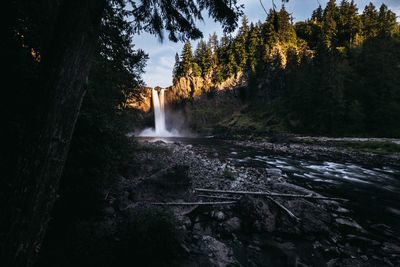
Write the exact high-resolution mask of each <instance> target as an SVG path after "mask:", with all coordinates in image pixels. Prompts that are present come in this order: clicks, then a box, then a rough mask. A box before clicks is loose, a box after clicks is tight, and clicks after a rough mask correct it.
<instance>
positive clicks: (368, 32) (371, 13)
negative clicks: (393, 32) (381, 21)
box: [361, 3, 379, 39]
mask: <svg viewBox="0 0 400 267" xmlns="http://www.w3.org/2000/svg"><path fill="white" fill-rule="evenodd" d="M361 22H362V33H363V36H364V38H366V39H369V38H372V37H375V36H377V35H378V31H379V25H378V12H377V10H376V8H375V6H374V4H372V3H369V5H367V6H365V8H364V11H363V13H362V15H361Z"/></svg>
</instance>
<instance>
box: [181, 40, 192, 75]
mask: <svg viewBox="0 0 400 267" xmlns="http://www.w3.org/2000/svg"><path fill="white" fill-rule="evenodd" d="M192 64H193V54H192V45H191V44H190V42H186V43H185V44H184V45H183V49H182V54H181V67H182V75H184V76H185V75H189V74H190V73H191V71H192Z"/></svg>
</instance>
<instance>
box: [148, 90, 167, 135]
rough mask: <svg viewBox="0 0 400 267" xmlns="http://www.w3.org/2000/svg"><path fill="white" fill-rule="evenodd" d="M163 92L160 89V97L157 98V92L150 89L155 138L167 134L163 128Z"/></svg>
mask: <svg viewBox="0 0 400 267" xmlns="http://www.w3.org/2000/svg"><path fill="white" fill-rule="evenodd" d="M164 90H165V89H161V91H160V96H158V92H157V90H155V89H152V98H153V107H154V122H155V134H156V135H157V136H163V135H165V134H166V133H168V131H167V129H166V127H165V109H164Z"/></svg>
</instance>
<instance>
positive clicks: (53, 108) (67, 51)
mask: <svg viewBox="0 0 400 267" xmlns="http://www.w3.org/2000/svg"><path fill="white" fill-rule="evenodd" d="M43 2H46V1H43ZM105 3H106V0H65V1H63V3H62V4H61V6H60V11H59V15H58V18H57V24H56V27H54V34H53V38H52V41H51V44H50V45H49V46H48V47H49V49H48V50H47V53H45V55H44V57H43V62H42V64H43V71H42V74H41V76H42V77H41V81H42V83H41V85H42V86H43V87H42V88H41V97H42V99H43V101H41V103H43V105H42V106H41V107H40V108H38V109H37V110H36V109H35V111H34V112H37V114H34V116H33V117H37V118H39V119H38V121H37V123H35V128H34V129H32V130H33V131H32V132H29V133H26V134H27V135H32V138H29V140H32V141H30V143H29V146H28V147H27V148H26V151H25V153H24V154H23V155H20V157H19V160H18V163H17V164H16V166H17V170H16V171H15V172H14V173H13V175H11V176H9V177H6V180H5V182H4V184H5V185H7V186H6V187H7V188H1V189H0V191H1V194H2V197H1V198H2V199H1V203H0V205H1V206H0V209H1V210H0V265H1V266H31V265H33V263H34V261H35V259H36V255H37V253H38V251H39V249H40V245H41V242H42V239H43V236H44V233H45V231H46V227H47V223H48V221H49V218H50V217H49V212H50V210H51V208H52V206H53V204H54V202H55V200H56V198H57V191H58V187H59V179H60V177H61V174H62V169H63V167H64V163H65V160H66V156H67V153H68V148H69V144H70V140H71V137H72V133H73V129H74V125H75V122H76V119H77V116H78V113H79V109H80V106H81V103H82V99H83V96H84V94H85V90H86V83H87V77H88V73H89V70H90V63H91V59H92V56H93V54H94V51H95V46H96V41H97V39H98V29H99V26H100V19H101V15H102V11H103V9H104V6H105Z"/></svg>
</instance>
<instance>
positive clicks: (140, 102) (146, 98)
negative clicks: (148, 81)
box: [127, 87, 152, 113]
mask: <svg viewBox="0 0 400 267" xmlns="http://www.w3.org/2000/svg"><path fill="white" fill-rule="evenodd" d="M151 89H152V88H151V87H142V88H140V93H139V97H138V98H130V99H128V101H127V106H129V107H130V108H132V109H135V110H139V111H141V112H145V113H147V112H149V111H150V109H151Z"/></svg>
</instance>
